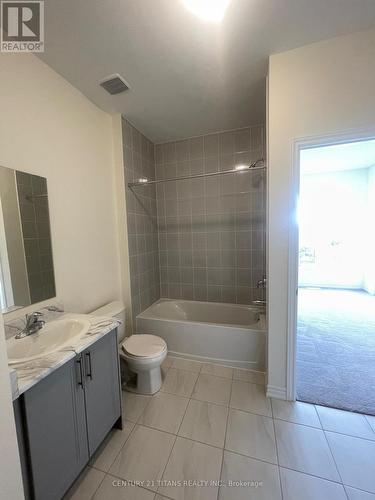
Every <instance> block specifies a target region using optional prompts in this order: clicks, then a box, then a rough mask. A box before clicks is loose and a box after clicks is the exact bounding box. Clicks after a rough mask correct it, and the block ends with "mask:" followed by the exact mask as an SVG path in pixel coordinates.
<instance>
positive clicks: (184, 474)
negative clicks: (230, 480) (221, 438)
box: [158, 437, 223, 500]
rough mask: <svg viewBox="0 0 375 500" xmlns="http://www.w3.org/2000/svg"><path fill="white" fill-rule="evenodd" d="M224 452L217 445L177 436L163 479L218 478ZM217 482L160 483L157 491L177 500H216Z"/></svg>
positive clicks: (207, 479)
mask: <svg viewBox="0 0 375 500" xmlns="http://www.w3.org/2000/svg"><path fill="white" fill-rule="evenodd" d="M222 454H223V452H222V451H221V450H219V449H218V448H214V447H212V446H208V445H206V444H202V443H197V442H196V441H191V440H190V439H184V438H181V437H178V438H177V440H176V443H175V445H174V447H173V450H172V453H171V456H170V458H169V460H168V464H167V467H166V469H165V472H164V474H163V481H167V482H168V481H185V480H190V481H218V480H219V478H220V470H221V463H222ZM217 491H218V487H217V486H216V485H212V486H211V485H209V486H205V485H201V486H194V485H190V486H189V485H186V486H171V485H167V486H161V487H160V488H159V490H158V493H160V494H161V495H166V496H168V497H170V498H173V499H176V500H198V499H199V500H216V498H217Z"/></svg>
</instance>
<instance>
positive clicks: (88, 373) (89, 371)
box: [86, 352, 92, 380]
mask: <svg viewBox="0 0 375 500" xmlns="http://www.w3.org/2000/svg"><path fill="white" fill-rule="evenodd" d="M86 359H87V361H88V370H87V376H88V377H89V378H90V380H92V366H91V352H86Z"/></svg>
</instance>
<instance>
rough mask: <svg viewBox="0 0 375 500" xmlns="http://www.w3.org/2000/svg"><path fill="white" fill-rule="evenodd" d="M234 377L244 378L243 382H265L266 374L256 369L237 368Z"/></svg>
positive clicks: (236, 378)
mask: <svg viewBox="0 0 375 500" xmlns="http://www.w3.org/2000/svg"><path fill="white" fill-rule="evenodd" d="M233 379H234V380H242V382H252V383H253V384H260V385H264V384H265V374H264V373H263V372H257V371H255V370H243V369H242V368H235V369H234V370H233Z"/></svg>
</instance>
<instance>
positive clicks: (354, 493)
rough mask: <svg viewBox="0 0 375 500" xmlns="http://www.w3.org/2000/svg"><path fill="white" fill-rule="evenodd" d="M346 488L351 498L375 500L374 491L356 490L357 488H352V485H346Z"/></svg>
mask: <svg viewBox="0 0 375 500" xmlns="http://www.w3.org/2000/svg"><path fill="white" fill-rule="evenodd" d="M345 489H346V494H347V495H348V499H349V500H375V494H373V493H367V491H361V490H356V489H355V488H350V486H346V487H345Z"/></svg>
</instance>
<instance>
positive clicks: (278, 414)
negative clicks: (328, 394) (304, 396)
mask: <svg viewBox="0 0 375 500" xmlns="http://www.w3.org/2000/svg"><path fill="white" fill-rule="evenodd" d="M271 401H272V412H273V416H274V418H278V419H280V420H286V421H288V422H294V423H295V424H303V425H309V426H310V427H317V428H318V429H321V428H322V426H321V425H320V420H319V417H318V414H317V412H316V410H315V406H314V405H310V404H308V403H301V402H300V401H295V402H291V401H282V400H281V399H272V400H271Z"/></svg>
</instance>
